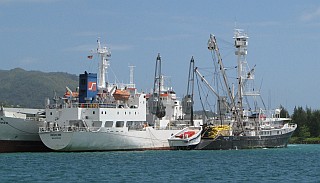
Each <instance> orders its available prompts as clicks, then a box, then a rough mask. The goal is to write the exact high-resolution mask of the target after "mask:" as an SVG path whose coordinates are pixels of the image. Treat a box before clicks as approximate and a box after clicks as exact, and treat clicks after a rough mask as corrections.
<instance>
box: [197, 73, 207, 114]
mask: <svg viewBox="0 0 320 183" xmlns="http://www.w3.org/2000/svg"><path fill="white" fill-rule="evenodd" d="M196 80H197V86H198V93H199V98H200V103H201V106H202V110H203V112H204V115H205V116H206V117H207V118H208V114H207V111H206V110H205V108H204V105H203V101H202V97H201V93H200V86H199V85H200V84H199V78H198V76H197V75H196Z"/></svg>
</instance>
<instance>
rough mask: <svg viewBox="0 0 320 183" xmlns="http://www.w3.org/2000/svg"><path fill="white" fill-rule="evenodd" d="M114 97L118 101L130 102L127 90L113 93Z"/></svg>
mask: <svg viewBox="0 0 320 183" xmlns="http://www.w3.org/2000/svg"><path fill="white" fill-rule="evenodd" d="M113 97H114V99H116V100H128V99H129V97H130V93H129V92H128V91H127V90H120V89H116V90H115V91H114V93H113Z"/></svg>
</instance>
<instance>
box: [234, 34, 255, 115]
mask: <svg viewBox="0 0 320 183" xmlns="http://www.w3.org/2000/svg"><path fill="white" fill-rule="evenodd" d="M248 38H249V37H248V36H247V34H246V33H244V31H243V30H241V29H235V31H234V37H233V39H234V40H235V42H234V46H235V48H236V51H235V55H237V56H238V58H237V62H238V106H237V109H238V110H239V113H240V116H241V117H242V116H243V96H244V91H243V90H244V82H245V80H246V79H250V78H251V77H253V76H251V74H253V73H252V72H247V71H246V67H245V65H246V64H247V61H246V55H247V53H248V52H247V45H248V41H247V39H248Z"/></svg>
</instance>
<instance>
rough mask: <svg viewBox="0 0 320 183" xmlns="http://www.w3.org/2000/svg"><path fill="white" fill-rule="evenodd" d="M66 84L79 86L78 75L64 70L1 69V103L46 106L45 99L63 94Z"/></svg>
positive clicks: (72, 86) (71, 87)
mask: <svg viewBox="0 0 320 183" xmlns="http://www.w3.org/2000/svg"><path fill="white" fill-rule="evenodd" d="M66 86H68V87H69V88H70V89H71V90H75V89H76V88H77V87H78V76H77V75H73V74H68V73H63V72H50V73H45V72H40V71H26V70H23V69H21V68H16V69H12V70H9V71H8V70H0V105H5V106H14V107H17V106H20V107H28V108H44V105H45V99H46V98H50V99H52V98H53V96H54V93H55V92H56V94H57V96H62V95H63V94H64V93H65V91H66Z"/></svg>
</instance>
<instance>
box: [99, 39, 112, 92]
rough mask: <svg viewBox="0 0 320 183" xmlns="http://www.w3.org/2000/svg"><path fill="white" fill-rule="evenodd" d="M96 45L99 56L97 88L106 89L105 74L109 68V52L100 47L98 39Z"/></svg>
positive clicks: (105, 48)
mask: <svg viewBox="0 0 320 183" xmlns="http://www.w3.org/2000/svg"><path fill="white" fill-rule="evenodd" d="M97 43H98V48H97V54H98V55H99V56H100V63H99V75H98V88H99V89H103V88H106V72H107V69H108V66H109V58H110V57H111V52H110V51H109V50H108V49H107V47H101V44H100V38H98V40H97Z"/></svg>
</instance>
